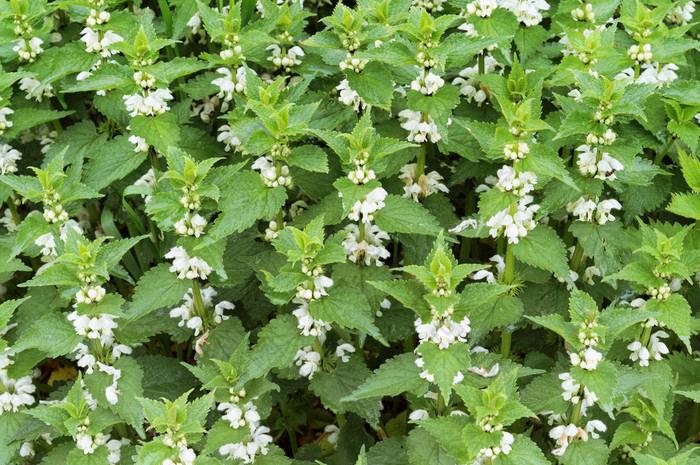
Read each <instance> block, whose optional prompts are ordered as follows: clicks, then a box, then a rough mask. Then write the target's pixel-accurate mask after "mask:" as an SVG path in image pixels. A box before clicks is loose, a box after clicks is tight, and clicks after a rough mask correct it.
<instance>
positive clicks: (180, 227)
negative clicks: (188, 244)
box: [173, 211, 207, 237]
mask: <svg viewBox="0 0 700 465" xmlns="http://www.w3.org/2000/svg"><path fill="white" fill-rule="evenodd" d="M206 226H207V220H205V219H204V218H203V217H202V216H200V215H199V214H198V213H194V214H193V213H192V212H189V211H188V212H186V213H185V216H184V217H182V218H181V219H180V220H179V221H178V222H177V223H175V224H174V225H173V227H174V228H175V231H177V233H178V234H180V235H183V236H194V237H199V236H200V235H202V232H203V231H204V228H205V227H206Z"/></svg>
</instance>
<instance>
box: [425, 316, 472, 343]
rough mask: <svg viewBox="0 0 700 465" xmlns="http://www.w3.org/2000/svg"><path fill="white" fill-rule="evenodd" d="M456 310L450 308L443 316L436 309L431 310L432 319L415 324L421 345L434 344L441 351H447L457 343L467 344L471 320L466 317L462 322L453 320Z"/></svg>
mask: <svg viewBox="0 0 700 465" xmlns="http://www.w3.org/2000/svg"><path fill="white" fill-rule="evenodd" d="M453 312H454V309H453V308H452V307H449V308H448V309H447V311H446V312H445V313H444V314H443V315H439V314H438V313H437V311H436V310H435V308H433V309H432V310H431V316H432V319H431V320H430V321H429V322H427V323H423V320H421V319H420V318H418V319H417V320H416V321H415V322H414V326H415V327H416V333H418V340H419V341H420V342H419V343H423V342H432V343H433V344H437V346H438V348H440V349H447V348H448V347H450V346H451V345H452V344H455V343H457V342H466V341H467V334H468V333H469V332H470V331H471V327H470V326H469V324H470V321H469V318H467V317H464V318H463V319H462V321H460V322H455V321H453V320H452V313H453Z"/></svg>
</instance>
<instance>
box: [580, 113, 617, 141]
mask: <svg viewBox="0 0 700 465" xmlns="http://www.w3.org/2000/svg"><path fill="white" fill-rule="evenodd" d="M596 116H598V115H597V114H596ZM609 118H612V116H610V117H608V119H606V121H610V119H609ZM610 122H612V121H610ZM615 139H617V134H616V133H615V131H613V130H612V129H610V128H608V129H607V130H606V131H605V132H604V133H603V134H601V135H597V134H588V135H587V136H586V144H589V145H595V144H600V145H612V143H613V142H615Z"/></svg>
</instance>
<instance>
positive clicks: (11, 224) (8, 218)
mask: <svg viewBox="0 0 700 465" xmlns="http://www.w3.org/2000/svg"><path fill="white" fill-rule="evenodd" d="M9 201H10V202H12V200H11V199H10V200H9ZM0 224H2V225H3V226H4V227H5V229H7V232H12V231H17V224H15V219H14V217H13V216H12V212H11V211H10V209H9V208H6V209H5V215H4V216H2V217H0ZM52 239H53V236H52ZM37 245H38V244H37ZM0 335H1V334H0Z"/></svg>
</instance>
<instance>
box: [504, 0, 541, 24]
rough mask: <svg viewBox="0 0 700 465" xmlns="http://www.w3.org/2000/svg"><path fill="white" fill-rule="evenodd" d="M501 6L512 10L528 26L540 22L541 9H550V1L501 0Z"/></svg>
mask: <svg viewBox="0 0 700 465" xmlns="http://www.w3.org/2000/svg"><path fill="white" fill-rule="evenodd" d="M500 6H501V7H502V8H506V9H508V10H510V11H511V12H512V13H513V14H514V15H515V16H516V17H517V18H518V21H520V22H521V23H523V24H525V25H526V26H534V25H536V24H539V23H540V21H542V13H541V11H546V10H549V3H547V2H546V1H544V0H501V4H500Z"/></svg>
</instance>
